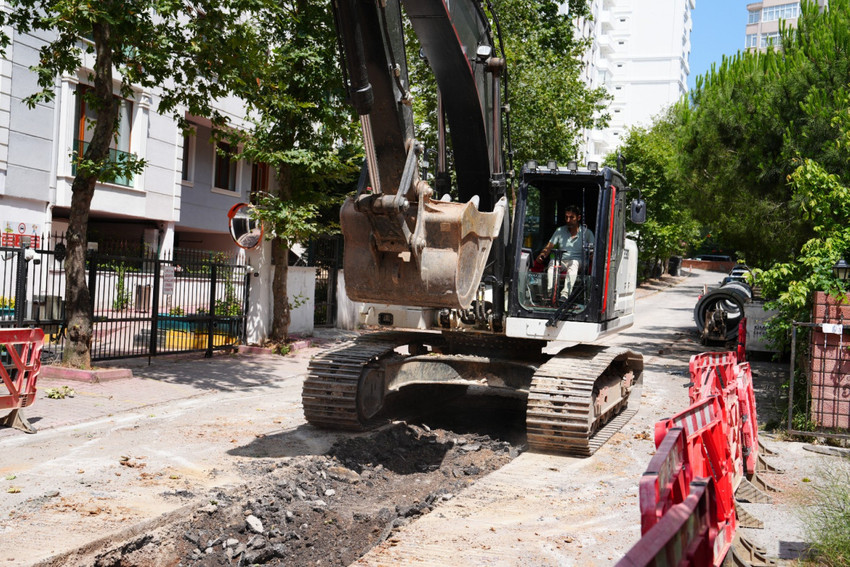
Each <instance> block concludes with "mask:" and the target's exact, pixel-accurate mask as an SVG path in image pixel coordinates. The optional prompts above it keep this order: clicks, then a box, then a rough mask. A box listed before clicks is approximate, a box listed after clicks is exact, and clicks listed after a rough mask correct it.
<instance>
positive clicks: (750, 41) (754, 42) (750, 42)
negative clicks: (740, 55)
mask: <svg viewBox="0 0 850 567" xmlns="http://www.w3.org/2000/svg"><path fill="white" fill-rule="evenodd" d="M758 44H759V34H757V33H748V34H747V44H746V47H747V49H749V48H751V47H758Z"/></svg>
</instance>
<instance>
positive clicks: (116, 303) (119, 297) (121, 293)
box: [112, 266, 132, 310]
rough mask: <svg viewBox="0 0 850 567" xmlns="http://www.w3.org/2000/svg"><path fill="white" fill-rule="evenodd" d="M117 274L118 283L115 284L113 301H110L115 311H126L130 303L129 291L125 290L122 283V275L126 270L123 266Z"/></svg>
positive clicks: (124, 285)
mask: <svg viewBox="0 0 850 567" xmlns="http://www.w3.org/2000/svg"><path fill="white" fill-rule="evenodd" d="M117 272H118V281H117V282H116V283H115V299H113V300H112V308H113V309H117V310H121V309H127V308H128V307H129V306H130V303H131V302H132V296H131V294H130V290H129V289H127V285H126V283H125V281H124V274H125V273H126V272H127V269H126V268H125V267H124V266H120V267H119V268H118V269H117Z"/></svg>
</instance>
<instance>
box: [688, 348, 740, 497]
mask: <svg viewBox="0 0 850 567" xmlns="http://www.w3.org/2000/svg"><path fill="white" fill-rule="evenodd" d="M690 372H691V387H690V388H689V390H688V397H689V398H690V400H691V403H692V404H694V403H697V402H699V401H701V400H704V399H706V398H707V397H709V396H718V397H719V401H720V407H721V410H722V412H723V415H724V416H725V418H724V419H723V424H722V427H723V431H724V434H725V436H726V438H727V440H728V444H729V452H730V454H731V455H732V461H731V463H732V466H733V469H734V476H733V478H732V486H733V488H735V489H737V488H738V485H739V484H740V483H741V479H743V478H744V458H743V445H742V437H743V433H744V431H743V424H742V404H743V403H744V400H743V399H742V398H741V388H740V380H739V374H740V372H739V365H738V364H737V356H736V355H735V353H734V352H724V353H718V352H709V353H703V354H698V355H695V356H692V357H691V364H690Z"/></svg>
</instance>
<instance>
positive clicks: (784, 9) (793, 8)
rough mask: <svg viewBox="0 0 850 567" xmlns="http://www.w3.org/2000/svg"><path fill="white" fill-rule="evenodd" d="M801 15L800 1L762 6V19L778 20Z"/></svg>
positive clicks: (767, 20)
mask: <svg viewBox="0 0 850 567" xmlns="http://www.w3.org/2000/svg"><path fill="white" fill-rule="evenodd" d="M799 15H800V3H799V2H794V3H792V4H780V5H779V6H767V7H765V8H762V11H761V21H763V22H775V21H776V20H790V19H792V18H796V17H797V16H799Z"/></svg>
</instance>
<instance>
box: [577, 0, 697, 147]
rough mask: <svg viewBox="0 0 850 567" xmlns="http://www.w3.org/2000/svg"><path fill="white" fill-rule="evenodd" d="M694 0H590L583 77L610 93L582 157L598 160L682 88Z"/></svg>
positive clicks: (586, 138)
mask: <svg viewBox="0 0 850 567" xmlns="http://www.w3.org/2000/svg"><path fill="white" fill-rule="evenodd" d="M695 7H696V0H654V1H653V2H638V1H637V0H594V1H593V2H592V6H591V10H592V14H593V21H590V22H584V23H583V24H582V32H583V33H584V34H586V37H590V38H592V46H591V48H590V50H589V52H588V54H587V67H586V76H585V80H586V82H587V83H588V84H589V85H590V86H591V87H594V88H596V87H605V88H606V89H607V91H608V93H609V94H610V95H611V96H612V97H613V100H612V101H611V103H610V105H609V107H608V110H609V114H610V116H611V119H610V121H609V125H608V127H607V128H604V129H596V130H589V131H587V132H585V135H584V147H585V157H586V159H587V160H588V161H600V162H601V161H602V160H603V159H604V158H605V156H607V155H608V154H609V153H611V152H613V151H615V150H616V149H617V147H618V146H619V145H620V139H621V137H622V136H624V135H625V132H626V129H627V128H629V127H632V126H639V125H649V124H650V122H651V120H652V118H653V117H655V116H656V115H658V114H659V113H660V112H662V111H663V110H664V109H666V108H667V107H669V106H670V105H672V104H673V103H674V102H676V101H677V100H678V99H679V98H680V97H681V96H682V95H683V94H685V92H686V91H687V79H688V74H689V72H690V69H689V67H688V59H689V56H690V52H691V29H692V27H693V24H692V20H691V12H692V11H693V10H694V9H695Z"/></svg>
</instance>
